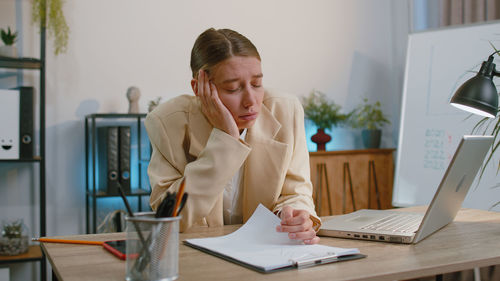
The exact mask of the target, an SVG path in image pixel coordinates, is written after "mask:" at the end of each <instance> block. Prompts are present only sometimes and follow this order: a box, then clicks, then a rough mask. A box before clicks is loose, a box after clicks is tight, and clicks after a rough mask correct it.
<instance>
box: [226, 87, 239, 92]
mask: <svg viewBox="0 0 500 281" xmlns="http://www.w3.org/2000/svg"><path fill="white" fill-rule="evenodd" d="M226 90H227V91H228V92H231V93H235V92H238V91H239V90H240V88H234V89H226Z"/></svg>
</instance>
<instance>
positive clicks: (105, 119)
mask: <svg viewBox="0 0 500 281" xmlns="http://www.w3.org/2000/svg"><path fill="white" fill-rule="evenodd" d="M145 117H146V114H142V113H141V114H120V113H107V114H104V113H96V114H90V115H87V116H85V155H86V157H85V174H86V177H85V181H86V200H85V212H86V229H87V233H96V232H97V210H98V199H99V198H110V197H118V195H109V194H106V193H105V192H104V191H102V190H99V188H98V182H99V179H98V176H97V169H98V167H97V163H98V159H97V147H98V143H97V142H98V141H97V139H98V138H97V128H98V127H101V126H110V125H116V124H122V123H123V122H126V121H127V120H128V122H132V123H135V125H134V127H135V135H134V134H133V133H132V134H131V148H132V144H133V142H132V139H134V138H135V139H136V144H137V154H136V155H137V159H134V161H132V159H131V163H130V168H131V173H133V171H134V168H133V167H134V166H135V169H136V170H135V171H136V172H137V174H136V176H137V185H136V186H132V184H131V191H130V192H128V193H127V194H126V196H133V197H137V209H138V211H143V206H142V200H141V199H142V197H143V196H149V194H150V192H151V191H150V187H149V185H147V186H146V184H145V183H144V182H143V177H144V176H145V175H143V169H145V168H147V165H148V164H149V155H148V158H145V154H146V153H143V152H144V151H143V139H142V132H141V131H142V128H143V126H144V125H143V119H144V118H145ZM130 155H131V156H132V149H131V153H130ZM131 158H132V157H131ZM133 176H134V175H133V174H132V175H131V178H132V177H133ZM101 188H103V187H101Z"/></svg>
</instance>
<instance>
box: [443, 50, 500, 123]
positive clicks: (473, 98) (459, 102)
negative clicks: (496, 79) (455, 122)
mask: <svg viewBox="0 0 500 281" xmlns="http://www.w3.org/2000/svg"><path fill="white" fill-rule="evenodd" d="M495 53H496V52H495ZM495 53H493V54H492V55H490V57H489V58H488V61H484V62H483V64H482V65H481V69H480V70H479V72H478V73H477V75H476V76H474V77H472V78H471V79H469V80H467V81H466V82H465V83H464V84H462V86H460V88H458V90H457V91H456V92H455V94H454V95H453V97H452V98H451V100H450V104H451V105H453V106H455V107H457V108H460V109H462V110H465V111H468V112H471V113H474V114H478V115H481V116H485V117H489V118H494V117H495V116H496V115H497V112H498V92H497V88H496V87H495V84H493V76H500V72H497V71H496V70H495V64H494V63H493V55H494V54H495Z"/></svg>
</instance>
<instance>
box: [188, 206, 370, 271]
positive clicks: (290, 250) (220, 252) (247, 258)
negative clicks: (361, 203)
mask: <svg viewBox="0 0 500 281" xmlns="http://www.w3.org/2000/svg"><path fill="white" fill-rule="evenodd" d="M279 223H280V219H279V218H278V217H277V216H276V215H274V214H273V213H272V212H271V211H269V210H268V209H267V208H266V207H264V206H263V205H259V206H258V207H257V209H256V210H255V212H254V213H253V215H252V217H250V219H248V221H247V222H246V223H245V224H244V225H243V226H241V227H240V228H239V229H238V230H236V231H235V232H233V233H231V234H228V235H225V236H219V237H209V238H196V239H187V240H185V241H183V242H184V244H185V245H187V246H190V247H192V248H194V249H197V250H200V251H202V252H205V253H208V254H210V255H213V256H216V257H219V258H222V259H224V260H227V261H230V262H233V263H235V264H238V265H241V266H244V267H247V268H249V269H252V270H255V271H258V272H261V273H271V272H276V271H282V270H287V269H294V268H296V269H301V268H306V267H311V266H316V265H322V264H327V263H333V262H341V261H347V260H354V259H359V258H364V257H366V255H363V254H361V253H360V252H359V250H358V249H357V248H338V247H331V246H325V245H319V244H315V245H304V244H303V243H302V241H298V240H292V239H289V238H288V233H283V232H276V230H275V228H276V225H278V224H279Z"/></svg>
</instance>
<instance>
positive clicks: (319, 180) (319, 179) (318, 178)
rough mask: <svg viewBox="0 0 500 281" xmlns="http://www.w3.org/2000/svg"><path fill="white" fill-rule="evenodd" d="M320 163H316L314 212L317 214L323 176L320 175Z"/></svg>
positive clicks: (319, 212)
mask: <svg viewBox="0 0 500 281" xmlns="http://www.w3.org/2000/svg"><path fill="white" fill-rule="evenodd" d="M322 164H323V163H318V164H316V188H315V189H316V191H315V193H316V203H315V205H316V212H317V214H318V216H321V186H322V185H323V177H322V172H321V171H322V167H323V166H322Z"/></svg>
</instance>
